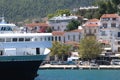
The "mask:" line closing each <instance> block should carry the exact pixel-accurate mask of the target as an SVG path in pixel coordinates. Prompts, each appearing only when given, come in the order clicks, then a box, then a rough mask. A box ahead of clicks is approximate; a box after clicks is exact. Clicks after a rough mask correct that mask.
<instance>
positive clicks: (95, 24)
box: [83, 19, 100, 36]
mask: <svg viewBox="0 0 120 80" xmlns="http://www.w3.org/2000/svg"><path fill="white" fill-rule="evenodd" d="M99 26H100V21H99V19H90V20H88V21H87V22H86V23H85V24H84V25H83V28H84V34H85V35H94V36H97V34H98V29H99Z"/></svg>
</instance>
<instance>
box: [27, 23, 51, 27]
mask: <svg viewBox="0 0 120 80" xmlns="http://www.w3.org/2000/svg"><path fill="white" fill-rule="evenodd" d="M26 26H28V27H36V26H41V27H48V26H49V25H48V24H46V23H30V24H26Z"/></svg>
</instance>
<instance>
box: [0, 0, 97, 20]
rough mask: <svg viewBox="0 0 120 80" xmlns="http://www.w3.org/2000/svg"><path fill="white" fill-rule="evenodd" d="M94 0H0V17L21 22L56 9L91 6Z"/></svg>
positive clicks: (43, 15)
mask: <svg viewBox="0 0 120 80" xmlns="http://www.w3.org/2000/svg"><path fill="white" fill-rule="evenodd" d="M94 1H96V0H0V16H2V15H3V14H4V16H5V17H6V18H7V20H11V21H22V20H25V19H27V18H38V17H45V16H46V15H47V14H49V13H54V12H55V11H56V10H57V9H73V8H78V7H80V6H89V5H92V4H93V2H94Z"/></svg>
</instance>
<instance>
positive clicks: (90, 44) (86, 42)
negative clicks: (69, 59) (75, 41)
mask: <svg viewBox="0 0 120 80" xmlns="http://www.w3.org/2000/svg"><path fill="white" fill-rule="evenodd" d="M101 52H102V47H101V44H100V43H98V42H97V41H96V39H95V37H92V36H87V37H85V38H83V39H82V40H81V41H80V45H79V55H80V57H81V58H82V59H88V60H89V59H94V58H96V57H98V56H99V54H101Z"/></svg>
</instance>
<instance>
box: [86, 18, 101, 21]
mask: <svg viewBox="0 0 120 80" xmlns="http://www.w3.org/2000/svg"><path fill="white" fill-rule="evenodd" d="M87 22H99V19H96V18H94V19H90V20H88V21H87Z"/></svg>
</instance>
